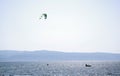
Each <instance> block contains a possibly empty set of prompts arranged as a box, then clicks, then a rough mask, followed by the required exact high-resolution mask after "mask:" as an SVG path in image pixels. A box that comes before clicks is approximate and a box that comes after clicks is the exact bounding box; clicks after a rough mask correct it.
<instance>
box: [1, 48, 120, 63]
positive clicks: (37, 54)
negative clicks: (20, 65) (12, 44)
mask: <svg viewBox="0 0 120 76" xmlns="http://www.w3.org/2000/svg"><path fill="white" fill-rule="evenodd" d="M60 60H63V61H64V60H120V54H115V53H75V52H72V53H65V52H56V51H47V50H37V51H15V50H0V62H4V61H60Z"/></svg>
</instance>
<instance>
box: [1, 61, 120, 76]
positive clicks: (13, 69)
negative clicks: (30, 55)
mask: <svg viewBox="0 0 120 76" xmlns="http://www.w3.org/2000/svg"><path fill="white" fill-rule="evenodd" d="M85 64H87V65H91V66H90V67H86V66H85ZM0 76H120V61H56V62H55V61H50V62H47V61H46V62H0Z"/></svg>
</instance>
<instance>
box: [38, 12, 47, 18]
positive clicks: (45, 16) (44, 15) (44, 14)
mask: <svg viewBox="0 0 120 76" xmlns="http://www.w3.org/2000/svg"><path fill="white" fill-rule="evenodd" d="M43 17H44V19H47V14H46V13H43V14H42V15H41V17H40V18H39V19H42V18H43Z"/></svg>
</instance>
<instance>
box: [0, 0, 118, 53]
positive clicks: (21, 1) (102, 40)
mask: <svg viewBox="0 0 120 76" xmlns="http://www.w3.org/2000/svg"><path fill="white" fill-rule="evenodd" d="M0 11H1V12H0V50H20V51H22V50H26V51H33V50H54V51H63V52H113V53H120V0H0ZM43 13H47V15H48V17H47V19H39V18H40V16H41V15H42V14H43Z"/></svg>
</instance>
